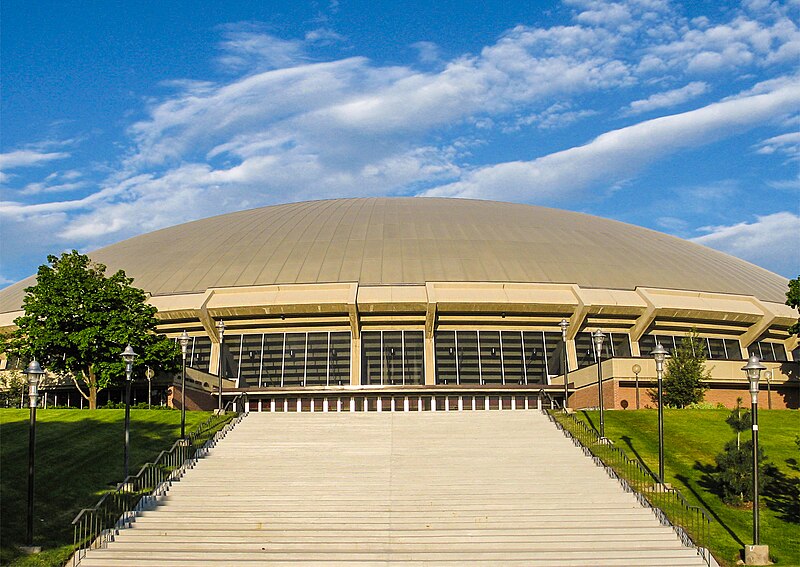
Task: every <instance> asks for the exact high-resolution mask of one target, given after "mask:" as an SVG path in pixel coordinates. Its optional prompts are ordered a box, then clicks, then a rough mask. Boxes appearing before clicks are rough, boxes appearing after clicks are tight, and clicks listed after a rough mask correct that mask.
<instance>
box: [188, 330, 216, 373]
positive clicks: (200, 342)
mask: <svg viewBox="0 0 800 567" xmlns="http://www.w3.org/2000/svg"><path fill="white" fill-rule="evenodd" d="M210 362H211V339H210V338H208V337H194V345H193V348H192V357H191V360H187V361H186V364H187V366H189V367H190V368H196V369H197V370H202V371H203V372H209V371H210V369H209V367H208V365H209V363H210ZM214 370H216V368H215V369H214Z"/></svg>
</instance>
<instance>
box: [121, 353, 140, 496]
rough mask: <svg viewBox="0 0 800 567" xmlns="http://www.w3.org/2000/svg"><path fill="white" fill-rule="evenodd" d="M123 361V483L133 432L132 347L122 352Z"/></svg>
mask: <svg viewBox="0 0 800 567" xmlns="http://www.w3.org/2000/svg"><path fill="white" fill-rule="evenodd" d="M121 356H122V360H124V361H125V451H124V455H123V457H122V463H123V464H122V482H125V481H126V480H127V479H128V455H129V452H130V451H129V448H130V430H131V374H132V373H133V359H134V358H136V356H137V355H136V353H135V352H133V348H131V345H128V346H126V347H125V350H124V351H122V355H121Z"/></svg>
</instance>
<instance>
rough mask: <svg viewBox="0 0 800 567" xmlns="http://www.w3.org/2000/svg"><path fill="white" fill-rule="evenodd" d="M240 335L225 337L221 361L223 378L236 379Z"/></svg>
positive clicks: (237, 375)
mask: <svg viewBox="0 0 800 567" xmlns="http://www.w3.org/2000/svg"><path fill="white" fill-rule="evenodd" d="M241 343H242V337H241V335H231V336H226V337H225V343H224V345H223V350H224V351H225V352H224V353H223V357H222V362H223V374H222V376H223V378H228V379H230V380H236V379H237V378H238V377H239V349H240V347H241Z"/></svg>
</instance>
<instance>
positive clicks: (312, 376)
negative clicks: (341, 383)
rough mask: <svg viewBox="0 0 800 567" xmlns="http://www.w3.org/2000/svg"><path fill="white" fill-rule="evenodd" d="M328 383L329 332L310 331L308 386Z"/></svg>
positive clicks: (307, 356)
mask: <svg viewBox="0 0 800 567" xmlns="http://www.w3.org/2000/svg"><path fill="white" fill-rule="evenodd" d="M327 384H328V333H308V352H307V353H306V386H326V385H327Z"/></svg>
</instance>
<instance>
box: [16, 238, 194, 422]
mask: <svg viewBox="0 0 800 567" xmlns="http://www.w3.org/2000/svg"><path fill="white" fill-rule="evenodd" d="M47 261H48V263H49V265H47V264H45V265H42V266H40V267H39V271H38V274H37V278H36V284H35V285H33V286H31V287H28V288H27V289H26V290H25V299H24V301H23V309H24V312H25V314H24V315H22V316H20V317H18V318H16V319H15V320H14V323H15V324H16V325H17V329H15V330H14V331H13V332H12V333H11V334H10V335H7V336H4V337H0V350H1V351H4V352H6V353H10V354H16V355H18V356H21V357H22V358H23V359H24V360H30V359H31V358H32V357H34V356H35V357H36V358H37V359H38V360H39V361H40V363H41V364H42V366H43V367H44V368H45V369H47V370H48V371H51V372H58V373H63V374H66V375H68V376H70V377H71V378H72V380H73V382H74V383H75V386H76V387H77V388H78V391H79V392H80V393H81V395H82V396H83V397H84V398H85V399H86V400H88V402H89V407H90V408H91V409H95V408H96V407H97V393H98V392H99V391H101V390H102V389H103V388H106V387H107V386H108V385H109V384H110V383H112V381H114V380H115V379H120V378H122V377H124V368H125V365H124V363H123V362H122V360H121V359H120V354H121V352H122V350H123V349H124V348H125V345H126V344H130V345H131V346H132V347H133V348H134V350H135V351H136V352H137V353H138V354H139V357H138V358H137V359H136V363H137V365H149V366H151V367H155V368H160V369H162V370H164V371H173V370H175V369H176V368H177V364H178V357H179V355H180V352H179V348H178V347H177V345H175V343H174V342H173V341H170V340H169V339H167V338H166V337H164V335H159V334H156V319H155V313H156V311H157V310H156V308H155V307H153V306H152V305H149V304H148V303H147V301H146V299H147V297H146V295H145V293H144V291H142V290H141V289H139V288H136V287H134V286H132V285H131V283H132V282H133V279H132V278H129V277H127V276H126V275H125V272H124V271H123V270H119V271H118V272H116V273H115V274H112V275H110V276H106V275H105V271H106V266H104V265H103V264H98V263H95V262H93V261H92V260H91V259H90V258H89V257H88V256H86V255H84V254H79V253H78V252H77V251H76V250H73V251H72V252H70V253H64V254H62V255H61V257H58V256H52V255H51V256H48V257H47Z"/></svg>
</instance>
